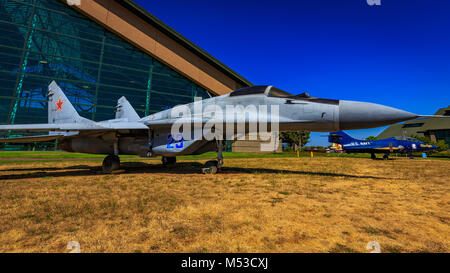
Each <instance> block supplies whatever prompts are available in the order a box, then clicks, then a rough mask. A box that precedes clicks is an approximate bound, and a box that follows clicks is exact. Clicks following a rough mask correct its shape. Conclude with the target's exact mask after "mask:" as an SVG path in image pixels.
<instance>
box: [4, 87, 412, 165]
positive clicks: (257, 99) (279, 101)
mask: <svg viewBox="0 0 450 273" xmlns="http://www.w3.org/2000/svg"><path fill="white" fill-rule="evenodd" d="M252 105H258V106H259V107H260V109H262V108H264V107H266V108H271V109H272V108H273V109H277V110H278V113H276V115H272V114H273V113H272V112H271V114H270V115H269V114H263V115H253V114H255V113H252V112H255V111H258V110H256V107H254V108H252V107H250V106H252ZM182 106H183V107H184V108H185V110H186V109H187V110H188V112H190V114H186V115H179V114H175V115H174V114H173V113H174V109H176V108H177V107H179V106H176V107H174V108H172V109H167V110H164V111H161V112H157V113H154V114H152V115H149V116H146V117H143V118H140V117H139V116H138V114H137V113H136V111H135V110H134V109H133V107H132V106H131V104H130V103H129V102H128V101H127V100H126V98H125V97H122V98H120V99H119V100H118V104H117V110H116V115H115V119H112V120H106V121H100V122H95V121H92V120H89V119H86V118H83V117H81V116H80V115H79V114H78V113H77V112H76V110H75V108H74V107H73V105H72V104H71V103H70V102H69V100H68V99H67V97H66V95H65V94H64V92H63V91H62V90H61V88H60V87H59V86H58V85H57V84H56V82H54V81H53V82H51V84H50V85H49V87H48V123H47V124H23V125H18V124H14V125H0V131H42V132H48V134H45V135H40V136H31V137H19V138H4V139H1V140H0V142H3V143H4V142H17V143H23V142H38V141H50V140H56V139H58V140H59V144H58V145H59V149H62V150H64V151H68V152H79V153H89V154H104V155H106V158H105V159H104V161H103V171H104V172H105V173H110V172H112V171H113V170H116V169H118V168H119V166H120V159H119V155H139V156H142V157H152V156H157V155H160V156H162V162H163V164H174V163H175V162H176V156H178V155H191V154H201V153H205V152H211V151H214V152H217V161H216V160H213V161H208V162H207V163H206V164H205V168H203V172H204V173H215V172H217V170H219V169H220V168H221V167H222V164H223V156H222V150H223V148H224V143H225V141H224V139H226V138H225V135H227V134H230V131H231V130H234V129H235V128H236V127H239V126H241V125H243V126H244V127H245V128H246V130H248V128H249V126H250V125H251V124H252V123H257V124H259V122H261V119H264V121H266V122H268V123H270V125H271V126H273V127H274V128H272V129H275V131H277V132H279V131H304V130H307V131H316V132H332V131H338V130H351V129H364V128H373V127H380V126H384V125H389V124H393V123H397V122H401V121H406V120H410V119H415V118H418V117H420V116H419V115H416V114H413V113H410V112H406V111H402V110H399V109H395V108H392V107H388V106H383V105H379V104H374V103H367V102H357V101H347V100H334V99H321V98H316V97H311V96H309V95H308V94H307V93H302V94H299V95H293V94H290V93H288V92H285V91H283V90H280V89H278V88H275V87H273V86H252V87H246V88H242V89H238V90H235V91H233V92H231V93H229V94H225V95H222V96H217V97H211V98H208V99H204V100H200V101H195V102H192V103H189V104H186V105H182ZM213 106H215V107H216V108H214V107H213ZM227 106H242V107H243V108H245V109H250V110H248V112H250V113H247V114H246V113H245V112H244V114H243V115H242V114H239V113H238V114H233V117H232V119H231V121H230V119H229V114H227V113H226V112H225V111H218V110H211V109H217V107H219V108H221V109H225V108H226V107H227ZM196 108H200V112H201V114H200V115H198V113H196V111H195V110H196ZM208 109H209V110H208ZM175 112H177V111H175ZM192 113H194V114H192ZM215 120H217V121H224V120H226V123H227V124H224V126H223V127H222V129H220V130H218V129H217V128H215V127H214V126H213V127H214V128H212V130H211V131H214V136H215V137H214V138H213V139H211V138H205V137H204V136H203V135H202V134H200V137H198V135H199V133H200V132H199V130H200V131H202V130H204V129H205V128H202V126H205V127H206V125H208V124H209V123H211V122H214V121H215ZM180 122H190V123H192V124H194V129H193V130H191V131H190V133H189V134H190V135H188V136H187V137H186V135H185V133H184V132H183V137H181V138H180V137H177V138H175V136H174V135H173V133H172V127H173V126H174V125H176V124H177V123H180ZM196 124H197V125H198V124H200V127H196ZM230 124H231V126H229V125H230ZM274 124H275V125H277V127H278V128H276V127H275V125H274ZM225 125H226V126H225ZM225 127H226V128H225ZM184 129H185V128H183V131H184ZM186 131H188V130H186ZM196 134H197V137H195V135H196ZM231 135H232V136H233V137H234V138H235V137H236V134H231ZM189 136H190V137H189ZM227 139H228V138H227Z"/></svg>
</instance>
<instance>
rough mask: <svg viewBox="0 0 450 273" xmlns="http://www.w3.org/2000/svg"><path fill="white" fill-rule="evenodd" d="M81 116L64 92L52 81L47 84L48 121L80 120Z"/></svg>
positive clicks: (65, 121) (72, 121)
mask: <svg viewBox="0 0 450 273" xmlns="http://www.w3.org/2000/svg"><path fill="white" fill-rule="evenodd" d="M83 120H85V119H84V118H82V117H81V116H80V115H79V114H78V113H77V111H76V110H75V108H74V107H73V105H72V104H71V103H70V101H69V100H68V99H67V97H66V95H65V94H64V92H63V91H62V90H61V88H60V87H59V86H58V85H57V84H56V82H55V81H52V82H51V83H50V85H49V86H48V123H74V122H82V121H83Z"/></svg>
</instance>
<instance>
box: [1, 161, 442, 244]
mask: <svg viewBox="0 0 450 273" xmlns="http://www.w3.org/2000/svg"><path fill="white" fill-rule="evenodd" d="M206 156H210V157H213V156H214V155H213V154H209V155H206ZM206 160H207V158H201V157H200V158H195V159H192V158H184V159H181V158H180V159H179V163H178V164H177V165H176V166H173V167H163V166H161V165H160V162H159V160H140V161H139V158H123V159H122V161H123V162H124V164H123V167H122V169H121V170H119V171H118V172H116V173H115V174H111V175H103V174H102V173H101V169H100V163H101V162H100V161H96V160H84V159H80V160H76V159H71V160H58V161H52V162H46V161H29V162H28V161H26V162H21V163H20V164H19V163H17V162H16V163H11V164H8V163H5V164H2V165H0V200H1V202H0V251H1V252H68V250H67V249H66V246H67V244H68V242H70V241H77V242H79V243H80V246H81V251H82V252H368V250H366V245H367V244H368V242H370V241H376V242H378V243H379V244H380V245H381V251H382V252H448V251H449V249H450V226H449V221H450V213H449V212H450V189H449V183H450V182H449V179H448V177H449V176H450V162H449V161H442V160H423V159H414V160H409V159H404V158H398V159H393V160H387V161H386V160H370V159H366V158H338V157H314V158H307V157H301V158H300V159H298V158H295V157H273V158H270V157H267V158H265V157H260V158H226V159H225V166H224V169H223V172H222V173H219V174H216V175H203V174H201V172H200V169H201V167H202V165H201V164H202V163H204V161H206Z"/></svg>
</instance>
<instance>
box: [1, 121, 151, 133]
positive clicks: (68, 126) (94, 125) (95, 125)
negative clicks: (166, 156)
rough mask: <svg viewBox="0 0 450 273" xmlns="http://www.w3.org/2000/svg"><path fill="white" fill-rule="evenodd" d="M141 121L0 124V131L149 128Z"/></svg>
mask: <svg viewBox="0 0 450 273" xmlns="http://www.w3.org/2000/svg"><path fill="white" fill-rule="evenodd" d="M147 129H148V127H147V126H146V125H145V124H143V123H141V122H90V123H59V124H48V123H46V124H20V125H19V124H15V125H0V131H25V132H29V131H116V130H147Z"/></svg>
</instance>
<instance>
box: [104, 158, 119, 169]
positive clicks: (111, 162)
mask: <svg viewBox="0 0 450 273" xmlns="http://www.w3.org/2000/svg"><path fill="white" fill-rule="evenodd" d="M102 168H103V172H104V173H112V172H113V171H115V170H118V169H119V168H120V158H119V156H117V155H108V156H107V157H106V158H105V159H104V160H103V165H102Z"/></svg>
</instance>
